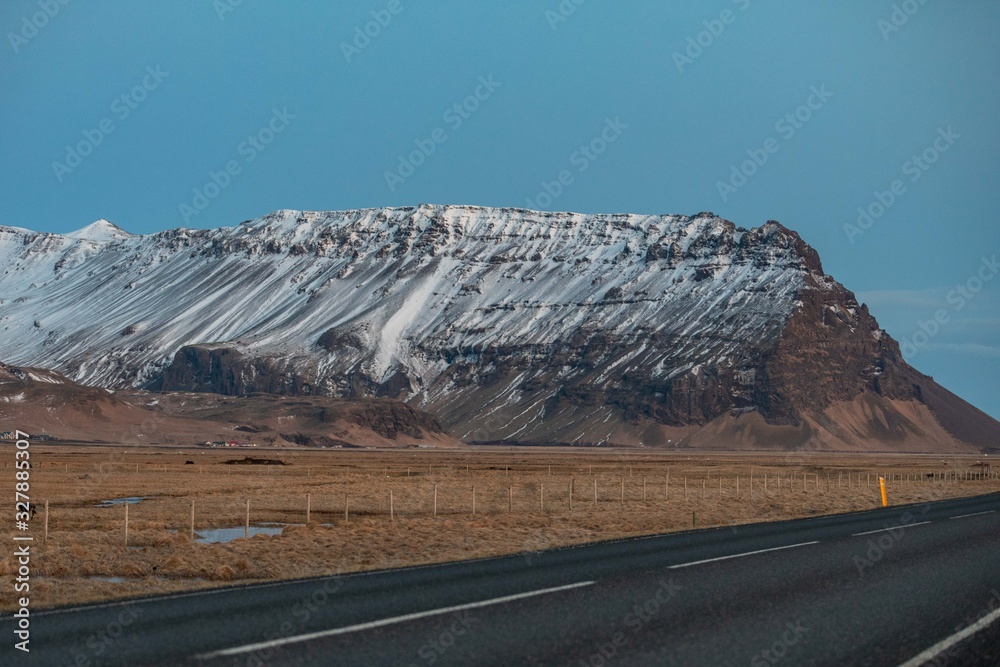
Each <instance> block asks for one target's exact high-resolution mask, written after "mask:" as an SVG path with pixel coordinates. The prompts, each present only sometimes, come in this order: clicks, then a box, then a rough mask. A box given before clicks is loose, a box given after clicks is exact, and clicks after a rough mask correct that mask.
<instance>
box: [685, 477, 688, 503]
mask: <svg viewBox="0 0 1000 667" xmlns="http://www.w3.org/2000/svg"><path fill="white" fill-rule="evenodd" d="M687 499H688V478H687V475H684V500H687Z"/></svg>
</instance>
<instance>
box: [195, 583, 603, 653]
mask: <svg viewBox="0 0 1000 667" xmlns="http://www.w3.org/2000/svg"><path fill="white" fill-rule="evenodd" d="M595 583H597V582H595V581H580V582H577V583H575V584H567V585H566V586H556V587H555V588H543V589H541V590H537V591H528V592H527V593H517V594H516V595H505V596H503V597H499V598H492V599H490V600H481V601H479V602H469V603H467V604H459V605H455V606H453V607H441V608H440V609H431V610H429V611H419V612H416V613H413V614H405V615H403V616H393V617H391V618H383V619H380V620H378V621H369V622H368V623H358V624H357V625H348V626H345V627H342V628H332V629H330V630H320V631H318V632H310V633H307V634H304V635H296V636H293V637H282V638H279V639H273V640H271V641H266V642H258V643H256V644H246V645H244V646H236V647H233V648H227V649H222V650H220V651H212V652H211V653H203V654H201V655H196V656H195V659H196V660H209V659H212V658H221V657H226V656H233V655H240V654H243V653H251V652H253V651H262V650H266V649H272V648H277V647H279V646H286V645H288V644H298V643H300V642H307V641H310V640H313V639H322V638H324V637H335V636H337V635H346V634H348V633H351V632H360V631H362V630H371V629H373V628H381V627H384V626H386V625H395V624H396V623H406V622H407V621H415V620H418V619H421V618H428V617H430V616H440V615H441V614H450V613H452V612H456V611H465V610H466V609H479V608H481V607H490V606H492V605H497V604H504V603H505V602H513V601H515V600H524V599H525V598H532V597H537V596H539V595H548V594H549V593H559V592H560V591H569V590H573V589H574V588H583V587H585V586H593V585H594V584H595Z"/></svg>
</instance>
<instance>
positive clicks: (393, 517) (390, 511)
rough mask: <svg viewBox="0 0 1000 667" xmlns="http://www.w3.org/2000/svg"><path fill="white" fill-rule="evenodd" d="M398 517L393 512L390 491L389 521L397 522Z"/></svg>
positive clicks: (390, 492) (390, 493) (390, 490)
mask: <svg viewBox="0 0 1000 667" xmlns="http://www.w3.org/2000/svg"><path fill="white" fill-rule="evenodd" d="M395 520H396V517H395V516H394V515H393V512H392V489H389V521H395Z"/></svg>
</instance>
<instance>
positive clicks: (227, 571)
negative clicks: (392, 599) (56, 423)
mask: <svg viewBox="0 0 1000 667" xmlns="http://www.w3.org/2000/svg"><path fill="white" fill-rule="evenodd" d="M9 454H10V455H9V456H8V457H6V458H7V461H6V466H7V467H6V469H5V470H2V471H0V475H3V476H4V477H6V478H7V480H8V481H7V482H5V484H6V485H9V488H10V490H11V492H13V483H14V470H13V464H12V462H13V454H12V452H9ZM248 454H252V455H254V456H260V457H267V458H280V459H282V460H284V461H286V462H288V463H291V465H288V466H234V465H224V464H223V463H222V462H223V461H225V460H226V459H230V458H242V457H243V456H246V455H248ZM31 460H32V464H33V467H32V470H31V496H32V499H33V501H34V502H35V503H37V507H38V508H39V512H38V514H37V515H36V516H35V518H34V519H33V520H32V522H31V530H30V533H29V534H30V535H32V536H34V537H35V542H34V544H33V547H32V562H31V569H32V571H31V576H32V581H31V598H32V606H33V607H35V608H40V607H48V606H57V605H64V604H71V603H79V602H86V601H94V600H103V599H110V598H116V597H128V596H136V595H144V594H151V593H157V592H166V591H176V590H184V589H192V588H202V587H210V586H219V585H228V584H233V583H240V582H251V581H266V580H275V579H288V578H297V577H307V576H316V575H324V574H332V573H343V572H352V571H360V570H370V569H380V568H390V567H402V566H409V565H419V564H426V563H435V562H444V561H453V560H461V559H469V558H480V557H486V556H494V555H500V554H510V553H525V554H527V555H526V557H529V558H530V553H531V552H535V551H538V550H541V549H547V548H552V547H557V546H564V545H571V544H581V543H586V542H592V541H597V540H606V539H615V538H621V537H628V536H637V535H648V534H653V533H663V532H670V531H677V530H685V529H690V528H691V527H692V522H695V524H696V526H697V527H698V528H702V527H710V526H726V525H736V524H741V523H748V522H756V521H768V520H776V519H787V518H794V517H802V516H811V515H817V514H828V513H837V512H848V511H854V510H864V509H871V508H873V507H876V506H877V505H878V503H879V500H878V498H879V495H878V488H877V475H878V474H889V475H890V476H891V479H892V481H890V483H889V494H890V500H891V502H892V503H893V504H903V503H913V502H922V501H927V500H937V499H943V498H949V497H957V496H967V495H974V494H980V493H986V492H991V491H997V490H1000V481H998V480H996V479H992V478H990V479H978V480H972V479H969V480H965V479H960V480H954V479H948V480H947V481H943V480H941V479H933V480H932V479H928V477H927V474H928V473H934V474H937V475H938V476H939V477H940V475H941V474H947V475H948V476H949V477H955V476H956V473H958V476H959V477H963V478H964V477H965V476H967V475H972V474H976V473H978V472H979V471H980V470H981V469H980V468H978V467H975V464H976V463H977V461H976V459H970V458H964V459H963V458H954V457H949V458H947V459H942V458H940V457H932V456H892V455H881V456H878V455H873V456H845V455H820V454H814V455H797V454H790V455H787V456H776V455H747V454H728V455H727V454H712V455H698V454H691V453H684V454H680V453H652V454H651V453H647V452H638V451H611V450H586V451H578V450H574V451H569V450H532V451H524V450H513V451H512V450H506V449H504V450H501V449H485V450H476V451H447V452H440V451H426V450H423V451H416V452H415V451H412V450H407V451H353V450H342V451H303V450H285V451H280V452H275V451H270V452H247V451H245V450H238V451H223V450H185V451H179V450H149V449H142V450H137V449H135V448H132V449H125V448H111V447H101V448H98V447H91V448H81V449H74V450H69V449H66V448H56V447H52V446H48V447H45V446H41V445H33V446H32V459H31ZM186 461H193V464H186V463H185V462H186ZM751 475H752V477H753V482H752V483H753V495H752V497H751V494H750V491H751V489H750V486H751ZM668 477H669V481H668ZM765 477H766V487H767V488H766V490H765ZM595 480H596V482H597V491H598V502H597V503H596V504H595V503H594V482H595ZM685 482H686V486H687V491H686V493H685ZM720 484H721V487H720ZM737 484H738V485H739V491H738V492H737ZM571 485H572V488H573V497H572V507H570V498H569V490H570V486H571ZM435 488H436V489H437V516H436V517H435V516H433V513H434V497H435ZM473 488H474V489H475V503H476V504H475V514H473V507H472V501H473ZM623 488H624V494H625V498H624V501H623V500H622V490H623ZM644 489H645V490H644ZM390 492H391V497H392V511H393V517H392V519H391V520H390V516H389V509H390V508H389V503H390ZM307 494H308V497H309V504H310V517H309V518H310V523H309V525H308V526H306V525H303V524H305V520H306V504H307V500H306V498H307ZM644 494H645V499H644ZM132 496H145V497H148V499H147V500H144V501H143V502H141V503H139V504H135V505H131V506H130V507H129V535H128V544H127V545H126V544H125V532H124V518H125V514H124V512H125V511H124V507H123V506H121V505H117V506H114V507H107V508H106V507H96V506H95V505H96V504H97V503H98V502H99V501H101V500H105V499H111V498H122V497H132ZM247 499H249V500H250V509H251V523H252V524H254V525H256V524H260V523H263V522H277V523H284V524H290V525H288V526H286V527H285V529H284V531H283V533H282V534H281V535H280V536H275V537H267V536H264V535H257V536H255V537H252V538H250V539H248V540H245V539H237V540H235V541H232V542H228V543H220V544H203V543H199V542H192V541H191V539H190V517H191V504H192V501H193V502H194V509H195V528H196V531H201V530H204V529H208V528H224V527H242V526H243V523H244V520H245V512H246V501H247ZM45 500H48V501H49V538H48V540H47V541H46V542H43V541H42V533H43V518H44V512H43V510H42V504H43V503H44V501H45ZM345 502H346V503H347V505H348V510H349V514H348V518H346V519H345V516H344V507H345ZM543 503H544V504H543ZM8 543H9V544H13V542H12V541H9V542H8ZM4 556H6V557H3V558H0V585H2V586H4V587H5V590H11V587H12V586H13V583H14V581H13V580H14V576H15V573H16V567H15V562H14V560H13V558H12V556H10V551H8V553H7V554H4ZM12 607H13V599H12V596H8V597H5V598H4V600H3V608H4V609H10V608H12Z"/></svg>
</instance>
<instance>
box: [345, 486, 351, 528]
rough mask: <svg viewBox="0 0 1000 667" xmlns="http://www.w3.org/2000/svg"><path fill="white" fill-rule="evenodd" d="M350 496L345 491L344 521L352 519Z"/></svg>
mask: <svg viewBox="0 0 1000 667" xmlns="http://www.w3.org/2000/svg"><path fill="white" fill-rule="evenodd" d="M349 498H350V497H349V496H348V495H347V494H346V493H345V494H344V522H345V523H346V522H348V521H350V520H351V517H350V515H349V514H348V507H349Z"/></svg>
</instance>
